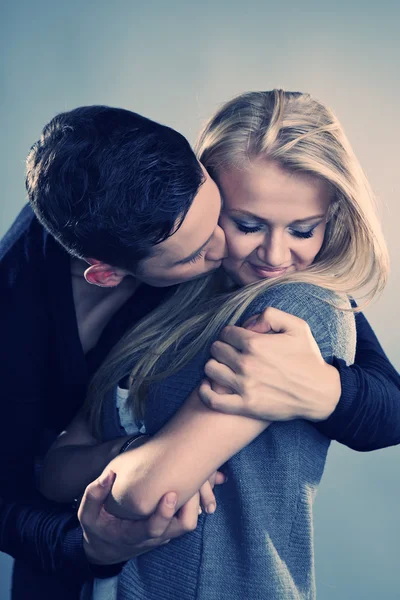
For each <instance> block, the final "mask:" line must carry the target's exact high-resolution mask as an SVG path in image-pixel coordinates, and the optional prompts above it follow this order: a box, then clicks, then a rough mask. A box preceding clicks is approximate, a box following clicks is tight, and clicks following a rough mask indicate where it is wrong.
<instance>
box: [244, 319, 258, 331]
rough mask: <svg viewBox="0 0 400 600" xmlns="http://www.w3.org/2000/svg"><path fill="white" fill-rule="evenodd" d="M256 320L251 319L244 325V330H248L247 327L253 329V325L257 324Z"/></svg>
mask: <svg viewBox="0 0 400 600" xmlns="http://www.w3.org/2000/svg"><path fill="white" fill-rule="evenodd" d="M257 321H258V319H252V320H251V321H250V322H249V323H247V325H246V329H248V328H249V327H254V325H256V324H257Z"/></svg>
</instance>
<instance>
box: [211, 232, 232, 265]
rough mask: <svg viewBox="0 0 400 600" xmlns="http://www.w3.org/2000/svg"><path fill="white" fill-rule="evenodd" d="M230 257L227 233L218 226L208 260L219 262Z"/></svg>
mask: <svg viewBox="0 0 400 600" xmlns="http://www.w3.org/2000/svg"><path fill="white" fill-rule="evenodd" d="M227 256H228V252H227V246H226V239H225V233H224V230H223V229H222V227H220V226H219V225H217V227H216V228H215V231H214V234H213V237H212V239H211V244H210V247H209V250H208V252H207V259H208V260H213V261H219V260H222V259H223V258H226V257H227Z"/></svg>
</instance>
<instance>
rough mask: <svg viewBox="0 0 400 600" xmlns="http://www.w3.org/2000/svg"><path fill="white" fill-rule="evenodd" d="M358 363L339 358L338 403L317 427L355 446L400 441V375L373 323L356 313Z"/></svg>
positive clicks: (371, 446)
mask: <svg viewBox="0 0 400 600" xmlns="http://www.w3.org/2000/svg"><path fill="white" fill-rule="evenodd" d="M356 326H357V351H356V358H355V363H354V365H351V366H350V367H347V366H346V365H345V364H344V362H343V361H340V360H335V362H334V366H335V367H336V368H337V370H338V372H339V375H340V380H341V390H342V393H341V396H340V400H339V402H338V404H337V407H336V408H335V410H334V411H333V413H332V414H331V416H330V417H329V418H328V419H327V420H326V421H324V422H321V423H316V427H317V428H318V429H319V431H321V432H322V433H324V434H325V435H327V436H328V437H330V438H331V439H335V440H337V441H339V442H341V443H342V444H345V445H346V446H349V447H350V448H353V449H354V450H359V451H363V452H366V451H370V450H378V449H380V448H386V447H388V446H394V445H397V444H400V376H399V374H398V372H397V371H396V369H395V368H394V367H393V365H392V364H391V363H390V361H389V359H388V358H387V356H386V354H385V352H384V350H383V348H382V346H381V345H380V343H379V341H378V339H377V337H376V335H375V334H374V332H373V330H372V328H371V326H370V324H369V323H368V321H367V319H366V318H365V316H364V315H363V314H362V313H358V314H357V315H356Z"/></svg>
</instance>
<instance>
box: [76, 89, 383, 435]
mask: <svg viewBox="0 0 400 600" xmlns="http://www.w3.org/2000/svg"><path fill="white" fill-rule="evenodd" d="M196 151H197V155H198V158H199V160H200V161H201V162H202V163H203V164H204V166H205V167H206V169H207V170H208V171H209V173H210V174H211V176H212V177H214V178H215V180H216V181H217V182H218V175H219V174H220V173H221V172H222V171H223V170H224V169H228V168H231V167H240V168H242V169H245V168H246V164H248V163H249V162H251V161H252V160H253V159H255V158H256V157H257V158H258V157H264V158H266V159H267V160H271V161H275V162H277V163H278V164H279V165H280V166H281V167H282V168H284V169H286V170H289V171H296V172H300V173H308V174H311V175H314V176H316V177H318V178H321V179H323V180H325V181H326V182H328V183H329V184H330V187H331V188H332V190H333V199H332V201H331V206H330V213H329V221H328V224H327V228H326V232H325V237H324V242H323V245H322V248H321V250H320V252H319V253H318V255H317V257H316V258H315V260H314V262H313V264H312V265H311V266H310V267H308V268H307V269H306V270H304V271H299V272H294V273H290V274H288V275H285V276H284V277H280V278H279V280H264V281H260V282H257V283H253V284H251V285H248V286H246V287H243V288H240V289H238V290H233V291H230V290H229V284H228V283H227V279H226V278H225V276H224V275H223V274H222V273H221V272H216V273H214V274H211V275H208V276H206V277H204V278H203V279H200V280H196V281H192V282H187V283H183V284H181V285H179V286H178V288H177V290H176V291H175V292H174V294H173V295H172V296H171V297H170V298H169V299H168V300H167V301H166V302H164V303H163V304H162V305H160V306H159V307H158V308H157V309H156V310H155V311H153V312H152V313H151V314H150V315H148V316H147V317H145V318H144V319H142V321H141V322H140V323H138V324H137V325H136V326H135V327H134V328H133V329H132V330H131V331H129V332H128V333H127V334H126V335H125V336H124V338H123V339H122V340H121V341H120V342H119V343H118V344H117V345H116V346H115V347H114V349H113V350H112V351H111V352H110V354H109V355H108V357H107V359H106V360H105V362H104V364H103V365H102V367H101V368H100V370H99V371H98V372H97V373H96V375H95V376H94V378H93V380H92V382H91V385H90V387H89V391H88V396H87V400H86V410H87V413H88V416H89V422H90V425H91V428H92V430H93V432H94V434H95V435H96V434H97V435H99V432H100V430H101V428H100V418H101V411H102V406H103V402H104V400H105V397H106V395H107V393H108V392H109V391H110V390H111V389H113V388H114V387H115V385H117V383H118V382H119V381H120V380H121V379H122V378H123V377H125V376H126V375H127V374H129V373H130V375H131V381H132V384H131V387H130V392H129V399H130V402H131V403H132V407H133V411H134V414H135V415H136V416H137V417H142V416H143V414H144V406H145V399H146V394H147V389H148V386H149V384H150V383H153V382H155V381H159V380H161V379H164V378H166V377H168V376H169V375H171V374H172V373H174V372H177V371H178V370H180V369H181V368H182V367H184V366H185V365H186V364H187V363H188V362H189V360H191V359H192V358H193V357H194V356H195V355H196V354H197V353H198V352H199V351H200V350H202V349H203V348H204V347H205V346H206V345H207V343H208V342H209V341H210V339H212V338H213V337H214V336H215V335H216V333H217V332H218V331H219V330H220V329H221V328H222V327H223V326H225V325H226V324H228V323H229V324H234V323H236V322H237V321H238V320H239V318H240V317H241V315H243V313H244V311H245V310H246V308H247V307H248V306H249V305H250V304H251V302H252V301H253V300H254V299H255V298H256V297H257V296H258V295H259V294H260V293H261V292H263V291H265V290H266V289H268V288H269V287H272V286H273V285H276V284H285V283H290V282H294V281H299V282H308V283H312V284H315V285H319V286H322V287H325V288H327V289H330V290H332V291H334V292H338V293H342V294H343V293H344V294H350V293H354V292H357V291H360V290H362V291H363V297H364V298H365V299H366V300H367V301H368V300H370V299H371V298H372V297H373V296H375V295H376V294H377V293H378V292H380V291H381V290H382V289H383V287H384V285H385V283H386V279H387V274H388V255H387V249H386V244H385V242H384V239H383V236H382V232H381V228H380V224H379V221H378V219H377V216H376V212H375V204H374V198H373V194H372V192H371V189H370V186H369V184H368V181H367V179H366V177H365V175H364V173H363V171H362V169H361V167H360V165H359V162H358V160H357V158H356V157H355V155H354V153H353V151H352V149H351V146H350V144H349V142H348V140H347V138H346V136H345V134H344V132H343V129H342V127H341V125H340V123H339V121H338V120H337V118H336V117H335V115H334V114H333V113H332V112H331V111H330V110H329V109H328V108H327V107H325V106H324V105H323V104H321V103H320V102H318V101H317V100H315V99H314V98H312V97H311V96H310V95H308V94H302V93H298V92H285V91H282V90H273V91H269V92H249V93H245V94H242V95H240V96H238V97H236V98H234V99H232V100H231V101H229V102H227V103H226V104H224V105H223V106H222V107H221V108H220V109H219V110H218V111H217V112H216V114H215V115H214V116H213V117H212V118H211V119H210V120H209V121H208V123H207V124H206V125H205V126H204V128H203V130H202V132H201V134H200V136H199V139H198V142H197V145H196ZM166 358H168V360H167V361H166V360H165V359H166ZM132 365H133V368H132Z"/></svg>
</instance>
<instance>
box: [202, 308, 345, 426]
mask: <svg viewBox="0 0 400 600" xmlns="http://www.w3.org/2000/svg"><path fill="white" fill-rule="evenodd" d="M244 327H245V328H243V327H234V326H231V327H225V329H224V330H223V331H222V333H221V335H220V338H219V340H218V341H216V342H215V343H214V344H213V345H212V347H211V355H212V357H213V358H211V359H210V360H209V361H208V362H207V364H206V366H205V374H206V375H207V378H208V379H206V380H204V381H203V382H202V384H201V386H200V389H199V394H200V397H201V399H202V401H203V402H204V403H205V404H206V405H207V406H209V407H210V408H212V409H214V410H216V411H220V412H225V413H230V414H238V415H243V416H248V417H253V418H256V419H262V420H267V421H287V420H291V419H297V418H303V419H307V420H309V421H324V420H325V419H327V418H328V417H329V416H330V415H331V414H332V413H333V411H334V410H335V408H336V405H337V403H338V402H339V398H340V394H341V385H340V376H339V373H338V371H337V370H336V369H335V368H334V367H332V366H331V365H328V364H327V363H326V362H325V361H324V359H323V358H322V356H321V353H320V351H319V348H318V346H317V343H316V342H315V340H314V338H313V336H312V333H311V330H310V328H309V326H308V324H307V323H306V322H305V321H302V320H301V319H299V318H298V317H294V316H293V315H289V314H287V313H284V312H282V311H280V310H278V309H276V308H267V309H265V311H264V312H263V313H262V314H261V315H258V316H254V317H252V318H251V319H250V320H249V321H247V322H246V324H245V325H244ZM265 333H269V334H276V335H260V334H265ZM217 386H218V387H217Z"/></svg>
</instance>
